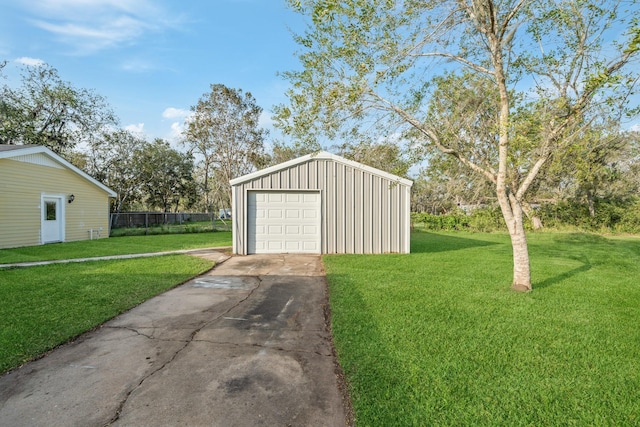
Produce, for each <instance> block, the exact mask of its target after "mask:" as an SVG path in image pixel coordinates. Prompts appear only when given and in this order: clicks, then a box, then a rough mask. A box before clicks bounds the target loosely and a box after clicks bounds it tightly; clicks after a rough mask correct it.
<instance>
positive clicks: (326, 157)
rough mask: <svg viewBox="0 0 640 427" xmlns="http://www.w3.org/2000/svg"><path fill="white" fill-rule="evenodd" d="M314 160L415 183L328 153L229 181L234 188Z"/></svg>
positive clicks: (313, 154)
mask: <svg viewBox="0 0 640 427" xmlns="http://www.w3.org/2000/svg"><path fill="white" fill-rule="evenodd" d="M312 159H320V160H333V161H334V162H338V163H342V164H345V165H348V166H351V167H353V168H355V169H360V170H363V171H366V172H369V173H371V174H373V175H378V176H381V177H383V178H386V179H389V180H391V181H396V182H399V183H400V184H404V185H407V186H409V187H411V186H412V185H413V181H411V180H408V179H406V178H402V177H399V176H396V175H393V174H390V173H388V172H385V171H381V170H380V169H376V168H372V167H371V166H367V165H363V164H362V163H358V162H354V161H353V160H347V159H345V158H344V157H340V156H337V155H335V154H331V153H328V152H326V151H320V152H318V153H311V154H307V155H306V156H302V157H298V158H297V159H293V160H289V161H288V162H284V163H280V164H279V165H275V166H271V167H268V168H266V169H262V170H259V171H257V172H253V173H250V174H247V175H244V176H241V177H238V178H235V179H232V180H231V181H229V183H230V184H231V185H232V186H234V185H238V184H242V183H244V182H247V181H251V180H253V179H256V178H260V177H262V176H265V175H269V174H271V173H273V172H277V171H280V170H283V169H287V168H290V167H292V166H296V165H299V164H300V163H304V162H307V161H309V160H312Z"/></svg>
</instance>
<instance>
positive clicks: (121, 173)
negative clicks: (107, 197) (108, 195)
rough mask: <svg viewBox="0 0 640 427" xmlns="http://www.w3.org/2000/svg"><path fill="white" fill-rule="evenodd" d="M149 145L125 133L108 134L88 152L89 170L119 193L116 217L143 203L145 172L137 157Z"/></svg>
mask: <svg viewBox="0 0 640 427" xmlns="http://www.w3.org/2000/svg"><path fill="white" fill-rule="evenodd" d="M146 144H147V142H146V141H145V140H144V139H142V138H140V137H138V136H136V135H134V134H132V133H131V132H129V131H126V130H123V129H117V130H107V131H104V132H102V134H101V135H100V137H99V138H96V139H95V140H93V141H92V143H91V144H89V146H88V147H87V151H86V154H85V155H86V170H87V171H88V172H89V173H90V174H91V175H92V176H93V177H95V178H96V179H97V180H99V181H100V182H102V183H104V184H105V185H107V186H108V187H109V188H111V189H113V190H114V191H115V192H116V193H117V197H116V199H115V201H114V203H113V205H112V211H113V212H114V213H116V214H118V213H120V212H122V211H123V210H125V209H129V208H130V207H131V205H132V204H133V203H135V202H140V201H141V200H140V199H141V196H142V193H141V187H142V182H141V180H142V176H143V174H142V171H141V170H140V166H141V163H142V162H140V161H139V160H138V159H136V154H140V150H142V149H144V147H145V146H146Z"/></svg>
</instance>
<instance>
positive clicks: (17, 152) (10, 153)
mask: <svg viewBox="0 0 640 427" xmlns="http://www.w3.org/2000/svg"><path fill="white" fill-rule="evenodd" d="M39 153H42V154H44V155H46V156H48V157H50V158H51V159H52V160H54V161H55V162H57V163H59V164H60V165H62V166H64V167H66V168H67V169H69V170H71V171H72V172H74V173H76V174H78V175H80V176H81V177H82V178H84V179H86V180H87V181H89V182H91V183H92V184H93V185H95V186H96V187H98V188H100V189H101V190H103V191H104V192H106V193H107V194H108V195H109V197H117V196H118V195H117V193H116V192H115V191H113V190H112V189H110V188H109V187H107V186H106V185H104V184H102V183H101V182H99V181H97V180H95V179H94V178H92V177H91V176H89V175H88V174H87V173H85V172H83V171H82V170H80V169H78V168H77V167H75V166H74V165H72V164H71V163H69V162H67V161H66V160H65V159H63V158H62V157H60V156H58V155H57V154H56V153H54V152H53V151H51V150H49V149H48V148H47V147H43V146H41V145H30V146H25V147H24V148H16V149H14V150H3V151H0V159H11V158H12V157H21V156H27V155H30V154H39Z"/></svg>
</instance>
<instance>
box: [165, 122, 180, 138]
mask: <svg viewBox="0 0 640 427" xmlns="http://www.w3.org/2000/svg"><path fill="white" fill-rule="evenodd" d="M183 129H184V125H183V124H182V123H180V122H173V123H171V133H170V134H169V139H171V140H178V139H180V138H181V137H182V130H183Z"/></svg>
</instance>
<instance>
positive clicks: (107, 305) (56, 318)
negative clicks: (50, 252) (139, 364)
mask: <svg viewBox="0 0 640 427" xmlns="http://www.w3.org/2000/svg"><path fill="white" fill-rule="evenodd" d="M113 240H114V241H115V240H116V239H113ZM110 241H111V239H109V240H104V242H105V243H107V242H110ZM102 242H103V241H102V240H101V241H93V242H92V243H93V244H95V245H97V246H100V245H101V244H102ZM65 245H70V246H72V247H74V245H75V244H72V243H68V244H61V245H55V246H59V247H60V248H64V247H65ZM107 245H108V244H107ZM39 248H40V247H39ZM42 248H46V246H45V247H42ZM91 248H93V246H91ZM147 249H148V248H147ZM74 250H75V248H74ZM74 250H69V251H66V249H65V250H64V251H63V252H65V253H66V254H70V253H74V252H73V251H74ZM98 252H99V251H98ZM94 253H95V252H94ZM84 255H86V254H84ZM40 259H41V258H40ZM211 266H212V265H211V263H210V262H208V261H205V260H203V259H200V258H195V257H191V256H187V255H167V256H161V257H154V258H138V259H128V260H115V261H96V262H86V263H79V264H55V265H46V266H39V267H29V268H14V269H8V270H2V271H0V301H1V303H0V373H2V372H5V371H7V370H9V369H12V368H14V367H16V366H19V365H20V364H22V363H24V362H26V361H28V360H31V359H33V358H34V357H37V356H38V355H40V354H42V353H44V352H46V351H47V350H49V349H52V348H54V347H56V346H57V345H59V344H62V343H64V342H66V341H68V340H70V339H72V338H73V337H75V336H77V335H80V334H81V333H83V332H85V331H87V330H90V329H92V328H93V327H95V326H97V325H99V324H101V323H103V322H105V321H106V320H108V319H110V318H112V317H114V316H116V315H118V314H120V313H122V312H124V311H126V310H128V309H130V308H131V307H134V306H136V305H137V304H139V303H141V302H143V301H145V300H146V299H148V298H150V297H152V296H155V295H158V294H160V293H162V292H164V291H165V290H167V289H170V288H173V287H174V286H176V285H177V284H180V283H182V282H184V281H186V280H188V279H189V278H191V277H194V276H196V275H198V274H200V273H202V272H204V271H206V270H208V269H209V268H211Z"/></svg>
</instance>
